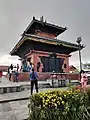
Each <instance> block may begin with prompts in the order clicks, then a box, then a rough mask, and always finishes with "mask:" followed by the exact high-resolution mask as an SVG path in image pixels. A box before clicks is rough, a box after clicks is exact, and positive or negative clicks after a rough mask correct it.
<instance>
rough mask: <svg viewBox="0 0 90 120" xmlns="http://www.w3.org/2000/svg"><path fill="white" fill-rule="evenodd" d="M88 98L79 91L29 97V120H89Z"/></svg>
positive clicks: (55, 92) (50, 92)
mask: <svg viewBox="0 0 90 120" xmlns="http://www.w3.org/2000/svg"><path fill="white" fill-rule="evenodd" d="M87 107H88V97H87V94H86V93H83V92H81V91H80V90H75V91H72V90H69V91H60V90H53V91H48V92H45V93H44V92H43V93H38V94H34V95H32V96H31V97H30V104H29V120H89V113H88V110H87Z"/></svg>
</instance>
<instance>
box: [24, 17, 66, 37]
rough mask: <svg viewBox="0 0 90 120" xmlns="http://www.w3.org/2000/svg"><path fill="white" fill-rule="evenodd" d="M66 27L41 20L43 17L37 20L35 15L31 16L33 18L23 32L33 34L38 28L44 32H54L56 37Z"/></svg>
mask: <svg viewBox="0 0 90 120" xmlns="http://www.w3.org/2000/svg"><path fill="white" fill-rule="evenodd" d="M66 29H67V28H66V27H59V26H57V25H54V24H51V23H48V22H46V21H43V17H41V20H37V19H35V17H33V20H32V21H31V22H30V24H29V25H28V27H27V28H26V30H25V31H24V33H26V34H35V33H36V31H37V30H40V31H42V32H44V33H49V34H54V35H55V37H57V36H58V35H59V34H61V33H63V32H64V31H65V30H66Z"/></svg>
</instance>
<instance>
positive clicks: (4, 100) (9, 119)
mask: <svg viewBox="0 0 90 120" xmlns="http://www.w3.org/2000/svg"><path fill="white" fill-rule="evenodd" d="M1 81H2V82H1V83H0V85H1V86H2V85H5V86H6V85H13V84H14V85H15V84H25V82H22V83H21V82H19V83H12V82H9V81H8V80H7V79H5V78H4V77H3V78H2V79H1ZM28 83H29V82H28ZM26 84H27V82H26ZM51 89H53V88H43V89H39V92H41V91H47V90H51ZM55 89H56V88H55ZM57 89H66V88H57ZM34 93H35V90H34ZM29 96H30V90H26V91H22V92H14V93H5V94H0V120H23V119H26V118H27V117H28V111H29V110H28V102H29V100H28V98H29ZM25 99H26V100H25Z"/></svg>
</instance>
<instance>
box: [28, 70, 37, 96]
mask: <svg viewBox="0 0 90 120" xmlns="http://www.w3.org/2000/svg"><path fill="white" fill-rule="evenodd" d="M30 81H31V95H32V94H33V87H34V84H35V89H36V92H37V93H38V75H37V73H36V72H35V71H34V68H32V72H31V73H30Z"/></svg>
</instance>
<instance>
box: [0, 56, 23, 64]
mask: <svg viewBox="0 0 90 120" xmlns="http://www.w3.org/2000/svg"><path fill="white" fill-rule="evenodd" d="M10 64H14V65H16V64H21V61H20V60H19V57H17V56H10V55H9V54H6V55H4V56H2V57H1V58H0V65H10Z"/></svg>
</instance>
